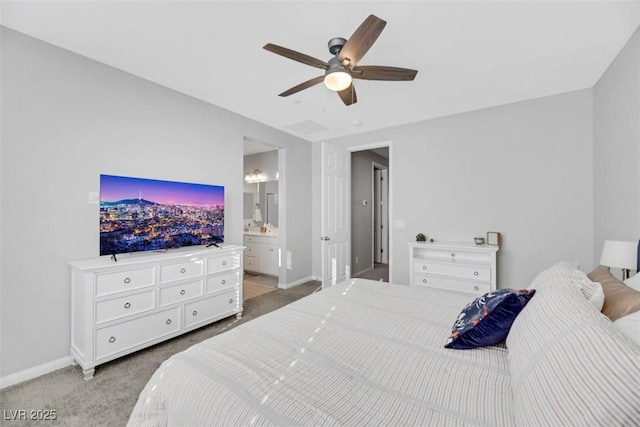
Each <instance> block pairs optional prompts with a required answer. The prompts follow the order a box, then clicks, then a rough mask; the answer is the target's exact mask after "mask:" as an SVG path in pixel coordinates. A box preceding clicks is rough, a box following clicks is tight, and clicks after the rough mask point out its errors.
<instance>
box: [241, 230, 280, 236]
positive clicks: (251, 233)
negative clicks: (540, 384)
mask: <svg viewBox="0 0 640 427" xmlns="http://www.w3.org/2000/svg"><path fill="white" fill-rule="evenodd" d="M243 234H244V235H245V236H264V237H278V232H277V231H274V232H271V233H261V232H260V231H245V232H244V233H243Z"/></svg>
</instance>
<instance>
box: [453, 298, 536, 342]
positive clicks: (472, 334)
mask: <svg viewBox="0 0 640 427" xmlns="http://www.w3.org/2000/svg"><path fill="white" fill-rule="evenodd" d="M535 292H536V291H535V289H522V290H515V289H498V290H497V291H493V292H489V293H486V294H484V295H482V296H481V297H478V298H476V299H475V300H474V301H473V302H471V303H469V304H467V306H466V307H465V308H464V309H463V310H462V312H461V313H460V314H459V315H458V318H457V319H456V321H455V323H454V324H453V330H452V331H451V336H450V337H449V339H448V340H447V344H446V345H445V347H446V348H456V349H468V348H476V347H482V346H486V345H493V344H497V343H499V342H501V341H503V340H504V339H505V338H506V337H507V334H508V333H509V329H510V328H511V324H512V323H513V321H514V320H515V318H516V316H517V315H518V314H519V313H520V311H521V310H522V309H523V308H524V306H525V305H527V303H528V302H529V300H530V299H531V297H533V294H534V293H535Z"/></svg>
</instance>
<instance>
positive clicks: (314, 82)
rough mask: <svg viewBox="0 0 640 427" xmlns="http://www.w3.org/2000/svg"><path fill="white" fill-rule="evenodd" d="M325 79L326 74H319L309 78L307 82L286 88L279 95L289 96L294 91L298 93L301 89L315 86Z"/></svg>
mask: <svg viewBox="0 0 640 427" xmlns="http://www.w3.org/2000/svg"><path fill="white" fill-rule="evenodd" d="M323 80H324V76H318V77H314V78H312V79H310V80H307V81H306V82H303V83H300V84H299V85H297V86H294V87H292V88H291V89H289V90H285V91H284V92H282V93H281V94H280V95H278V96H289V95H293V94H294V93H298V92H300V91H301V90H305V89H307V88H310V87H311V86H315V85H317V84H318V83H320V82H322V81H323Z"/></svg>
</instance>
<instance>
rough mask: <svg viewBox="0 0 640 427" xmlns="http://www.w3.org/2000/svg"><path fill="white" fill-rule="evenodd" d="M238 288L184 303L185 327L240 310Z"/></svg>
mask: <svg viewBox="0 0 640 427" xmlns="http://www.w3.org/2000/svg"><path fill="white" fill-rule="evenodd" d="M239 307H240V306H239V304H238V289H233V290H230V291H229V292H225V293H223V294H220V295H216V296H214V297H211V298H207V299H202V300H199V301H196V302H192V303H190V304H186V305H185V310H184V316H185V321H184V324H185V327H187V328H188V327H190V326H194V325H197V324H198V323H203V322H206V321H208V320H211V319H213V318H222V317H226V316H225V315H230V314H233V313H235V312H238V311H240V310H239Z"/></svg>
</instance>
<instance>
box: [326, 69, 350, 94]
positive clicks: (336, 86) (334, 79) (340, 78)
mask: <svg viewBox="0 0 640 427" xmlns="http://www.w3.org/2000/svg"><path fill="white" fill-rule="evenodd" d="M351 80H352V79H351V74H349V73H348V72H346V71H345V70H344V69H343V68H335V69H333V70H329V71H327V74H326V75H325V76H324V84H325V86H326V87H327V88H329V89H331V90H333V91H336V92H340V91H341V90H344V89H346V88H348V87H349V86H351Z"/></svg>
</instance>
